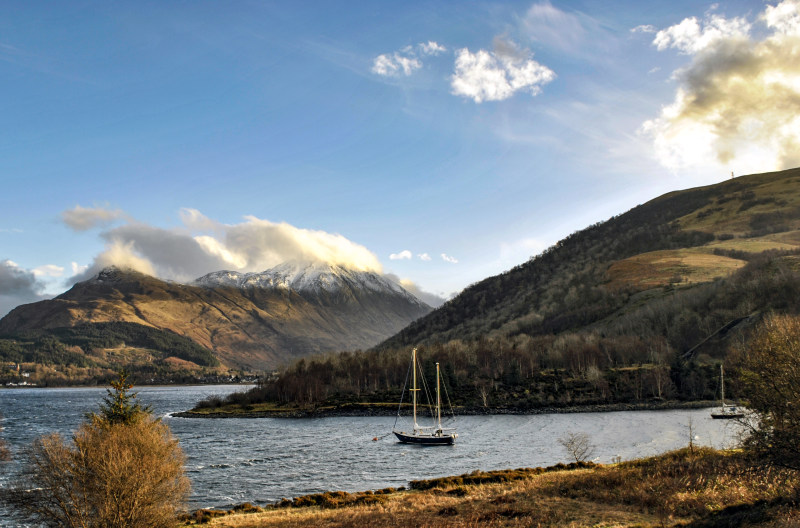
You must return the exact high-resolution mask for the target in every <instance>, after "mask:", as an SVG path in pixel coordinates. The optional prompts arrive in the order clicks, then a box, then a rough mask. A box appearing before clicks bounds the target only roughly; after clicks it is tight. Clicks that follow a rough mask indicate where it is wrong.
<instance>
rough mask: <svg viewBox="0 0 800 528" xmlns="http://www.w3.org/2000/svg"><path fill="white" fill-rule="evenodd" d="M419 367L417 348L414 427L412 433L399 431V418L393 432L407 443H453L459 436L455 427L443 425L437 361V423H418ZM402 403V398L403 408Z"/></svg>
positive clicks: (414, 353) (414, 357) (414, 355)
mask: <svg viewBox="0 0 800 528" xmlns="http://www.w3.org/2000/svg"><path fill="white" fill-rule="evenodd" d="M417 368H418V364H417V349H416V348H415V349H413V350H412V351H411V371H412V372H413V374H412V385H411V389H410V390H411V400H412V407H413V412H414V422H413V428H412V430H411V432H410V433H408V432H405V431H399V430H398V429H397V419H395V422H394V427H393V428H392V432H393V433H394V434H395V436H396V437H397V439H398V440H400V441H401V442H403V443H405V444H423V445H452V444H453V443H455V441H456V438H458V434H456V432H455V429H453V428H447V429H446V428H443V427H442V396H441V393H440V392H439V386H440V379H439V363H436V423H435V424H434V425H431V426H421V425H419V424H418V423H417V392H419V390H420V389H419V388H417ZM406 381H408V378H406ZM423 382H424V380H423ZM403 391H404V392H405V387H403ZM402 404H403V402H402V398H401V401H400V406H401V408H402ZM397 418H400V408H398V410H397Z"/></svg>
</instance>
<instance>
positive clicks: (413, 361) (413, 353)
mask: <svg viewBox="0 0 800 528" xmlns="http://www.w3.org/2000/svg"><path fill="white" fill-rule="evenodd" d="M411 369H412V370H413V371H414V376H413V380H414V381H413V385H412V387H413V388H412V389H411V396H412V398H411V399H412V401H413V402H414V430H415V431H416V430H417V349H416V348H414V349H412V350H411Z"/></svg>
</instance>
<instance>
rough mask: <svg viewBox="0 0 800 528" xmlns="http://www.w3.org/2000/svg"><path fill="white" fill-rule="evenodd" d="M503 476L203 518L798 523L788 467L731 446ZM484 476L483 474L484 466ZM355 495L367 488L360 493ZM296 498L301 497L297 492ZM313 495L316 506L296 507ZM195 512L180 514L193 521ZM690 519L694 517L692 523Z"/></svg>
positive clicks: (263, 522) (250, 525)
mask: <svg viewBox="0 0 800 528" xmlns="http://www.w3.org/2000/svg"><path fill="white" fill-rule="evenodd" d="M491 473H493V474H495V477H496V478H497V479H500V480H503V475H504V474H505V475H506V476H509V477H510V476H511V475H513V476H514V479H511V478H509V479H507V481H505V482H496V481H495V482H492V481H491V480H490V479H487V480H484V481H483V482H484V483H481V484H470V483H469V482H468V481H467V480H465V479H464V478H463V477H466V476H467V475H462V476H461V477H450V478H448V479H434V480H432V481H426V482H427V483H428V484H430V486H428V485H420V486H418V487H420V488H428V487H430V489H424V490H404V491H393V492H389V491H386V492H385V493H375V494H372V493H362V494H345V493H342V492H340V493H339V494H329V495H330V496H331V498H335V497H339V498H343V497H349V500H343V501H341V502H340V503H336V502H335V501H332V502H330V503H329V504H328V505H327V506H320V505H319V501H321V500H324V499H321V498H320V497H322V496H323V495H325V494H318V495H315V496H308V497H316V499H314V500H299V501H298V500H297V499H296V500H295V501H285V502H284V504H283V506H270V507H267V508H266V509H265V510H264V511H262V512H255V513H244V514H241V513H240V514H231V515H225V516H221V517H216V518H213V519H211V518H209V519H208V525H209V526H216V527H231V528H233V527H237V528H262V527H278V526H280V527H284V526H285V527H306V526H313V527H319V526H339V527H360V526H370V527H395V526H420V527H423V526H439V527H454V528H455V527H467V526H508V527H517V526H519V527H522V526H539V527H556V526H566V527H576V528H577V527H588V526H604V527H611V526H618V527H634V526H638V527H643V528H647V527H677V526H687V525H688V524H690V523H696V522H700V521H702V526H708V527H713V526H720V527H721V526H775V527H778V526H782V527H783V526H786V527H790V526H800V510H799V509H798V507H797V499H798V492H797V490H798V486H799V485H800V480H799V479H798V476H797V475H796V474H791V473H788V472H782V471H779V470H775V469H765V468H762V467H758V466H754V465H753V463H752V461H750V460H749V459H748V458H747V457H746V456H745V455H744V454H742V453H740V452H719V451H715V450H713V449H709V448H694V449H688V448H686V449H681V450H678V451H674V452H671V453H667V454H665V455H661V456H658V457H654V458H648V459H644V460H637V461H630V462H623V463H620V464H616V465H611V466H597V467H594V468H587V469H574V468H573V469H572V470H567V469H563V470H557V469H556V468H548V470H542V469H541V468H539V469H528V470H524V469H521V470H510V471H509V472H491ZM484 475H489V473H484ZM364 497H375V499H374V500H370V501H365V500H363V498H364ZM299 499H302V498H299ZM306 502H314V503H317V505H314V506H306V507H302V506H300V504H303V503H306ZM193 522H195V521H190V523H193ZM698 526H700V524H698Z"/></svg>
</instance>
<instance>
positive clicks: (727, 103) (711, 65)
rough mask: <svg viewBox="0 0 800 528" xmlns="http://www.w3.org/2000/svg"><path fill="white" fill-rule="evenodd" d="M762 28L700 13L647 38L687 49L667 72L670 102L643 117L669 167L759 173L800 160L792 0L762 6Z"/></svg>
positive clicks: (799, 16) (799, 62)
mask: <svg viewBox="0 0 800 528" xmlns="http://www.w3.org/2000/svg"><path fill="white" fill-rule="evenodd" d="M758 20H759V21H760V22H761V23H763V25H764V27H765V29H766V35H765V36H763V37H761V38H754V37H751V36H750V28H751V25H750V23H749V22H748V21H747V20H745V19H741V18H735V19H730V20H729V19H725V18H724V17H722V16H721V15H707V16H706V19H705V20H704V21H703V22H702V23H701V22H699V21H698V20H697V19H695V18H689V19H686V20H684V21H682V22H681V23H680V24H677V25H675V26H672V27H670V28H667V29H665V30H662V31H659V33H658V34H657V35H656V38H655V39H654V41H653V43H654V44H655V45H656V46H657V47H658V48H659V49H661V50H663V49H667V48H675V49H678V50H679V51H680V52H682V53H685V54H689V55H691V57H692V58H691V62H690V64H689V65H688V66H687V67H685V68H683V69H680V70H678V71H676V72H675V74H674V77H675V79H677V81H678V82H679V85H678V88H677V90H676V93H675V99H674V101H673V102H672V103H671V104H669V105H667V106H665V107H664V108H663V110H662V112H661V115H660V116H658V117H657V118H655V119H651V120H649V121H647V122H645V123H644V124H643V125H642V127H641V132H643V133H644V134H645V135H646V136H648V137H650V139H651V140H652V142H653V146H654V149H655V154H656V157H657V158H658V160H659V161H660V162H661V163H662V164H663V165H664V166H666V167H669V168H671V169H682V168H686V167H690V166H691V167H706V166H709V167H716V168H718V169H721V170H725V171H730V170H734V171H735V172H736V173H748V172H764V171H769V170H779V169H783V168H787V167H793V166H797V165H799V164H800V46H798V45H797V42H798V39H797V37H798V35H800V1H797V0H787V1H784V2H781V3H780V4H777V5H775V6H768V7H767V8H766V9H765V11H764V13H762V14H761V15H760V17H759V19H758Z"/></svg>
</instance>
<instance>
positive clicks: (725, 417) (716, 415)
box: [711, 412, 744, 420]
mask: <svg viewBox="0 0 800 528" xmlns="http://www.w3.org/2000/svg"><path fill="white" fill-rule="evenodd" d="M711 417H712V418H713V419H715V420H731V419H733V418H744V413H738V412H737V413H711Z"/></svg>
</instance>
